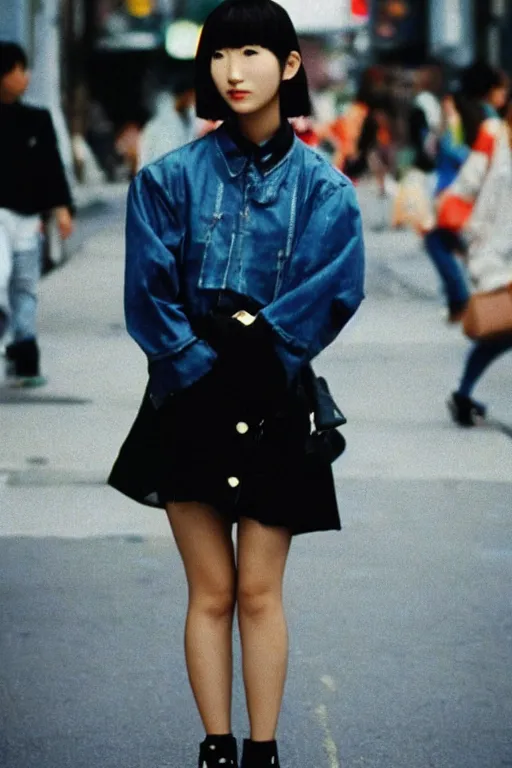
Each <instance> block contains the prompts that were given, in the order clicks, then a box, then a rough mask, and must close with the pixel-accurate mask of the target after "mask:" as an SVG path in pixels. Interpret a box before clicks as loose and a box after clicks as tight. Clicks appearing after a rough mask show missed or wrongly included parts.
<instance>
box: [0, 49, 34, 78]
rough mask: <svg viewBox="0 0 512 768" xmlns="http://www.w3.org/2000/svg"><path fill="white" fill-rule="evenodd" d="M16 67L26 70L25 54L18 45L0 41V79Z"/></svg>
mask: <svg viewBox="0 0 512 768" xmlns="http://www.w3.org/2000/svg"><path fill="white" fill-rule="evenodd" d="M16 66H21V67H22V68H23V69H27V66H28V58H27V54H26V53H25V51H24V50H23V48H22V47H21V46H20V45H18V43H11V42H8V41H4V40H0V78H2V77H4V75H8V74H9V72H12V70H13V69H14V68H15V67H16Z"/></svg>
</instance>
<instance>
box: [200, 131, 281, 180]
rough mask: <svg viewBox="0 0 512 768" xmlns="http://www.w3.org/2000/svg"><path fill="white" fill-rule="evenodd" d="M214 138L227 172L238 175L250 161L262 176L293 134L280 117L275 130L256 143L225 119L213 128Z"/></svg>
mask: <svg viewBox="0 0 512 768" xmlns="http://www.w3.org/2000/svg"><path fill="white" fill-rule="evenodd" d="M215 138H216V141H217V146H218V148H219V149H220V151H221V154H222V155H223V157H224V160H225V162H226V165H227V168H228V171H229V174H230V176H231V177H233V178H234V177H236V176H239V175H240V174H241V173H242V172H243V171H244V170H245V168H246V167H247V165H248V164H249V163H250V162H251V161H253V162H254V165H255V166H256V168H258V170H259V171H260V172H261V173H262V174H263V175H264V176H265V175H266V174H268V173H270V171H272V170H273V169H274V168H275V167H276V166H277V165H278V164H279V163H280V162H281V160H283V159H284V157H285V156H286V155H287V154H288V152H289V151H290V149H291V148H292V146H293V143H294V140H295V135H294V132H293V128H292V127H291V125H290V124H289V123H288V121H287V120H284V121H283V122H282V123H281V127H280V128H279V130H278V131H277V133H276V134H275V135H274V136H273V137H272V138H271V139H270V140H269V141H267V142H265V144H263V145H261V146H260V145H258V144H253V143H252V142H251V141H249V140H248V139H246V138H245V136H243V135H242V133H241V132H240V130H239V128H238V125H237V124H236V123H235V122H234V121H228V122H226V123H224V124H223V125H221V126H220V128H218V129H217V131H216V132H215Z"/></svg>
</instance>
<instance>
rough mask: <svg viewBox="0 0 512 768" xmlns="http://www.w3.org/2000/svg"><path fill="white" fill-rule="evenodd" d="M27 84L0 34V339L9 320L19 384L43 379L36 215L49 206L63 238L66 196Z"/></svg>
mask: <svg viewBox="0 0 512 768" xmlns="http://www.w3.org/2000/svg"><path fill="white" fill-rule="evenodd" d="M28 83H29V72H28V69H27V57H26V54H25V52H24V51H23V49H22V48H20V46H19V45H17V44H16V43H11V42H1V41H0V338H1V337H2V335H3V334H4V333H5V331H6V329H7V327H8V326H9V328H10V332H11V335H12V343H11V344H10V345H9V346H8V347H7V349H6V355H7V360H8V374H9V375H11V376H12V381H13V383H15V384H17V385H18V386H39V385H41V384H43V383H44V379H43V378H42V377H41V375H40V370H39V347H38V344H37V338H36V307H37V284H38V281H39V277H40V267H41V249H40V231H41V216H42V215H43V214H48V213H51V212H53V213H54V215H55V217H56V221H57V224H58V228H59V232H60V235H61V237H62V238H63V239H65V238H67V237H69V236H70V235H71V233H72V232H73V219H72V200H71V193H70V189H69V185H68V182H67V179H66V174H65V171H64V167H63V164H62V160H61V157H60V154H59V150H58V146H57V137H56V134H55V130H54V127H53V122H52V119H51V116H50V113H49V112H48V111H47V110H46V109H38V108H36V107H31V106H28V105H25V104H22V103H21V101H20V99H21V97H22V96H23V94H24V93H25V91H26V89H27V87H28Z"/></svg>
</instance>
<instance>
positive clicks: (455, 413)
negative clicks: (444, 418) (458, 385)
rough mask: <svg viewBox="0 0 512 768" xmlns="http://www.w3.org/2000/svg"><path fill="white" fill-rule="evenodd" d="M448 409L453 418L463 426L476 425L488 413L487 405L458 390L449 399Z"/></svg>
mask: <svg viewBox="0 0 512 768" xmlns="http://www.w3.org/2000/svg"><path fill="white" fill-rule="evenodd" d="M448 409H449V411H450V413H451V415H452V419H453V420H454V421H455V423H456V424H459V425H460V426H461V427H476V426H477V425H478V424H480V423H481V422H482V421H484V420H485V416H486V414H487V408H486V407H485V405H483V404H482V403H478V402H477V401H476V400H472V399H471V398H470V397H467V395H461V394H459V393H458V392H454V393H453V395H452V396H451V399H450V400H449V401H448Z"/></svg>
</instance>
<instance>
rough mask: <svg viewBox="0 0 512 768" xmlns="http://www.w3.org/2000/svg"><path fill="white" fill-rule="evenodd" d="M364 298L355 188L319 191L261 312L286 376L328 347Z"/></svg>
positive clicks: (359, 224) (360, 240)
mask: <svg viewBox="0 0 512 768" xmlns="http://www.w3.org/2000/svg"><path fill="white" fill-rule="evenodd" d="M363 298H364V241H363V231H362V223H361V214H360V210H359V205H358V203H357V200H356V196H355V192H354V188H353V187H352V185H351V184H349V183H348V182H345V183H344V184H343V185H340V186H339V187H337V188H336V189H334V190H333V188H332V186H331V187H329V189H327V190H324V193H323V195H322V199H319V200H317V203H316V206H315V210H314V211H313V213H312V215H311V217H310V220H309V222H308V225H307V227H306V229H305V231H304V232H303V234H302V236H301V237H300V240H299V242H298V243H297V246H296V249H295V252H294V253H293V255H292V257H291V260H290V262H289V265H288V271H287V274H286V275H285V278H284V281H283V285H282V287H281V290H280V294H279V296H278V297H277V298H276V299H275V300H274V301H273V302H272V303H271V304H269V305H268V306H267V307H265V308H264V309H263V310H262V311H261V313H260V314H261V316H262V317H263V319H264V320H265V321H266V322H267V323H268V324H269V325H270V326H271V327H272V329H273V331H274V336H275V338H276V341H277V343H276V352H277V354H278V356H279V358H280V359H281V362H282V363H283V365H284V368H285V370H286V373H287V377H288V380H292V379H293V378H294V376H295V375H296V373H297V372H298V370H299V368H300V367H302V366H303V365H304V364H306V363H308V362H310V361H311V360H312V359H313V358H314V357H316V355H318V354H319V353H320V352H321V351H322V350H323V349H325V347H327V346H328V345H329V344H330V343H331V342H332V341H334V339H335V338H336V336H337V335H338V334H339V332H340V331H341V330H342V328H343V327H344V326H345V325H346V324H347V322H348V321H349V320H350V318H351V317H352V316H353V315H354V314H355V312H356V310H357V308H358V307H359V305H360V303H361V301H362V300H363Z"/></svg>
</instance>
